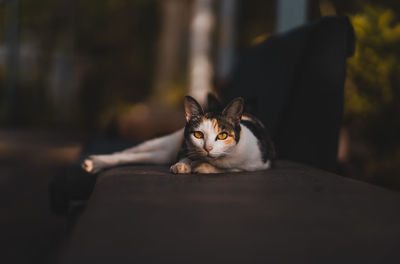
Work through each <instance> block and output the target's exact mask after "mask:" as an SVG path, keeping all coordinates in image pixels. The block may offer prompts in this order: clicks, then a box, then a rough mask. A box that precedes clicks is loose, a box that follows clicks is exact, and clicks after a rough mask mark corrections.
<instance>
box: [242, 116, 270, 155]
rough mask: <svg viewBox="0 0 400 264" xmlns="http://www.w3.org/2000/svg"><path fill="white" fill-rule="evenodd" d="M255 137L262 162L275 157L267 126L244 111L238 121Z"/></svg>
mask: <svg viewBox="0 0 400 264" xmlns="http://www.w3.org/2000/svg"><path fill="white" fill-rule="evenodd" d="M240 124H241V125H242V126H245V127H246V128H247V129H249V131H250V132H251V133H252V134H253V135H254V137H255V138H256V139H257V145H258V148H259V150H260V152H261V156H262V160H263V162H267V161H268V160H273V159H274V158H275V149H274V145H273V143H272V139H271V135H270V133H269V130H268V128H267V127H266V126H265V125H264V124H263V123H262V122H261V121H260V120H259V119H258V118H256V117H255V116H253V115H251V114H248V113H245V114H243V116H242V119H241V121H240Z"/></svg>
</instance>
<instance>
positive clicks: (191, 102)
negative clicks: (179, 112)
mask: <svg viewBox="0 0 400 264" xmlns="http://www.w3.org/2000/svg"><path fill="white" fill-rule="evenodd" d="M183 103H184V105H185V117H186V122H189V120H190V119H192V118H195V117H199V116H202V115H203V109H202V108H201V106H200V105H199V103H198V102H197V101H196V100H195V99H194V98H193V97H191V96H185V99H184V101H183Z"/></svg>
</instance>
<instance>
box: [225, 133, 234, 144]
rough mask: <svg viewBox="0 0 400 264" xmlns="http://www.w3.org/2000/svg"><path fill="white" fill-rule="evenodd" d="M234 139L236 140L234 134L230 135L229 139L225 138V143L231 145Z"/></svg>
mask: <svg viewBox="0 0 400 264" xmlns="http://www.w3.org/2000/svg"><path fill="white" fill-rule="evenodd" d="M234 141H235V137H234V136H233V135H232V136H229V137H228V138H227V139H225V140H224V143H225V144H226V145H231V144H233V143H234Z"/></svg>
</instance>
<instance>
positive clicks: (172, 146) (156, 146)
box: [82, 130, 183, 173]
mask: <svg viewBox="0 0 400 264" xmlns="http://www.w3.org/2000/svg"><path fill="white" fill-rule="evenodd" d="M182 141H183V130H179V131H177V132H175V133H172V134H169V135H166V136H164V137H160V138H156V139H152V140H149V141H146V142H143V143H142V144H140V145H138V146H136V147H133V148H129V149H126V150H123V151H121V152H116V153H113V154H109V155H92V156H89V157H88V158H87V159H85V160H84V162H83V163H82V167H83V169H84V170H86V171H87V172H90V173H97V172H99V171H101V170H103V169H106V168H110V167H114V166H118V165H123V164H129V163H148V164H168V163H172V162H173V161H174V160H175V159H176V156H177V155H178V152H179V149H180V147H181V145H182Z"/></svg>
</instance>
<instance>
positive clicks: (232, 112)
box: [222, 97, 244, 123]
mask: <svg viewBox="0 0 400 264" xmlns="http://www.w3.org/2000/svg"><path fill="white" fill-rule="evenodd" d="M243 107H244V100H243V98H241V97H238V98H235V99H233V100H232V101H231V102H230V103H229V104H228V105H227V106H226V107H225V109H224V111H222V114H223V115H224V116H226V117H227V118H229V119H232V120H233V122H234V123H239V122H240V119H241V118H242V114H243Z"/></svg>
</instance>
